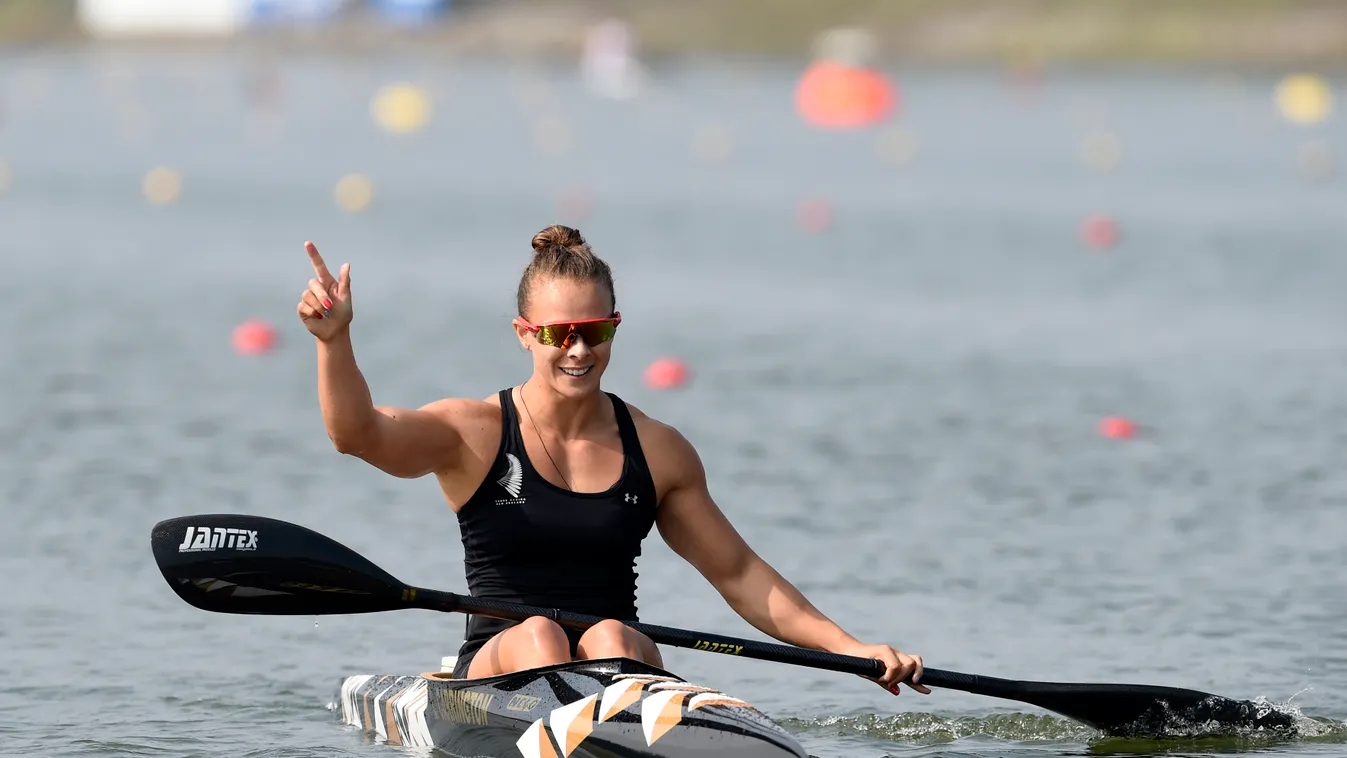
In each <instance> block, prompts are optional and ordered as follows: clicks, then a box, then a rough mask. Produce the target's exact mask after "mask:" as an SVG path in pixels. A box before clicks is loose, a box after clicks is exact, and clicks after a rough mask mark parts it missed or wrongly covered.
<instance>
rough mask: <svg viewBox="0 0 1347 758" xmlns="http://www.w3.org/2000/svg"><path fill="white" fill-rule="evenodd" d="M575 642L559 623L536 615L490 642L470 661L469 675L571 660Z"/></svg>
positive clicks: (518, 669)
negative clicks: (567, 635)
mask: <svg viewBox="0 0 1347 758" xmlns="http://www.w3.org/2000/svg"><path fill="white" fill-rule="evenodd" d="M571 649H572V646H571V641H570V640H569V639H568V638H567V637H566V632H565V630H563V629H562V628H561V627H560V626H558V625H557V623H556V622H554V621H552V620H551V619H546V618H543V617H542V616H534V617H532V618H529V619H526V620H525V621H522V622H520V623H519V624H516V625H515V626H512V627H510V628H509V629H506V630H504V631H501V632H497V633H496V636H494V637H492V638H491V639H489V640H487V641H486V644H485V645H482V647H481V649H480V650H478V651H477V653H476V654H475V655H474V656H473V657H472V662H471V663H469V664H468V673H467V678H469V679H481V678H483V677H488V676H496V675H499V674H509V673H513V672H515V671H522V670H524V669H529V668H537V667H539V666H548V665H551V664H554V663H565V662H567V661H569V660H571Z"/></svg>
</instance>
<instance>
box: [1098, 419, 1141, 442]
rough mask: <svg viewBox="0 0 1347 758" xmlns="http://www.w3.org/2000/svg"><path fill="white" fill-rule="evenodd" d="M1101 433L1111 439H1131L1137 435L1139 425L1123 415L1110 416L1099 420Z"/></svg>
mask: <svg viewBox="0 0 1347 758" xmlns="http://www.w3.org/2000/svg"><path fill="white" fill-rule="evenodd" d="M1099 433H1100V434H1101V435H1103V436H1105V437H1107V438H1109V439H1111V440H1124V439H1131V438H1132V437H1135V436H1136V435H1137V425H1136V424H1135V423H1133V422H1132V421H1131V420H1130V419H1125V418H1123V417H1122V416H1108V417H1107V418H1104V419H1102V420H1101V421H1100V422H1099Z"/></svg>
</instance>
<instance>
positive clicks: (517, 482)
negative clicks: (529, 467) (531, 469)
mask: <svg viewBox="0 0 1347 758" xmlns="http://www.w3.org/2000/svg"><path fill="white" fill-rule="evenodd" d="M505 463H506V464H507V467H506V469H505V475H504V476H502V477H501V478H499V479H497V480H496V484H499V485H500V486H501V487H502V488H504V490H505V491H506V492H508V493H510V497H511V498H514V499H520V498H519V493H520V492H522V491H523V490H524V466H523V465H522V464H520V462H519V459H518V458H517V457H515V454H514V453H506V454H505ZM496 502H497V503H502V502H509V501H505V500H497V501H496Z"/></svg>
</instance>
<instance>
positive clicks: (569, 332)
mask: <svg viewBox="0 0 1347 758" xmlns="http://www.w3.org/2000/svg"><path fill="white" fill-rule="evenodd" d="M616 333H617V323H616V322H613V321H599V322H596V323H589V324H547V325H546V326H540V327H538V341H539V342H541V343H543V344H544V345H547V346H548V347H560V348H568V347H570V346H571V345H573V344H575V338H576V337H577V336H578V337H580V339H583V340H584V341H585V344H586V345H589V346H590V347H593V346H595V345H598V344H602V343H604V342H607V341H608V340H610V339H612V338H613V335H614V334H616Z"/></svg>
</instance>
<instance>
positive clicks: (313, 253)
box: [304, 242, 334, 286]
mask: <svg viewBox="0 0 1347 758" xmlns="http://www.w3.org/2000/svg"><path fill="white" fill-rule="evenodd" d="M304 249H305V250H306V251H308V253H309V263H312V264H313V272H314V273H315V274H317V275H318V281H320V282H322V283H323V284H324V286H326V285H328V284H331V283H332V282H333V281H334V280H333V278H332V272H330V271H328V270H327V264H326V263H324V262H323V256H322V255H320V254H319V253H318V246H317V245H315V244H313V243H312V242H305V243H304Z"/></svg>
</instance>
